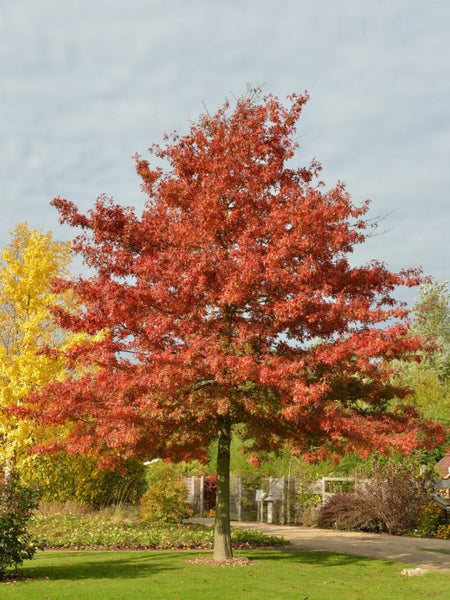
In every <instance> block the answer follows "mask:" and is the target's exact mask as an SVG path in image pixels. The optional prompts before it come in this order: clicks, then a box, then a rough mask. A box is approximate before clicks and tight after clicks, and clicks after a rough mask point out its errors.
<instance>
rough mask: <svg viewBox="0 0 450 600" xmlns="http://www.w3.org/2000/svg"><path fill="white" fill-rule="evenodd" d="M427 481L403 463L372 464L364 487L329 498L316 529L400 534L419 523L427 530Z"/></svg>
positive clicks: (428, 488) (427, 479)
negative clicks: (325, 528) (371, 470)
mask: <svg viewBox="0 0 450 600" xmlns="http://www.w3.org/2000/svg"><path fill="white" fill-rule="evenodd" d="M431 479H432V477H431V474H429V473H425V474H422V475H418V476H415V475H414V474H413V469H412V467H411V466H410V465H407V464H402V463H399V462H395V461H392V462H388V463H386V464H384V465H376V466H375V467H374V469H373V472H372V477H371V479H370V481H369V482H368V483H367V484H366V485H365V486H364V488H362V489H360V490H359V491H358V492H349V493H341V494H335V495H334V496H332V497H331V498H330V499H329V501H328V502H327V503H326V504H325V505H324V506H323V507H322V509H321V513H320V518H319V526H321V527H336V528H337V529H355V530H361V531H387V532H388V533H390V534H393V535H404V534H406V533H408V532H410V531H412V530H414V529H416V528H418V527H419V524H420V523H421V522H423V525H422V527H423V529H424V530H425V529H427V530H429V529H430V528H432V527H433V525H432V521H433V518H434V517H432V515H431V513H428V515H427V513H426V509H425V507H426V506H428V504H429V503H430V501H431V485H430V484H431ZM429 510H431V509H429Z"/></svg>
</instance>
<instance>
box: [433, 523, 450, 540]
mask: <svg viewBox="0 0 450 600" xmlns="http://www.w3.org/2000/svg"><path fill="white" fill-rule="evenodd" d="M435 537H437V538H438V539H439V540H450V525H439V527H438V528H437V530H436V535H435Z"/></svg>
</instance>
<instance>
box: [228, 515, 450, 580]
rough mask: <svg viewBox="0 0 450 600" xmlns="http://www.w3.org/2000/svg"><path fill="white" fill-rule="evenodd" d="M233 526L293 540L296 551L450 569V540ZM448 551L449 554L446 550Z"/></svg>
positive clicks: (276, 527)
mask: <svg viewBox="0 0 450 600" xmlns="http://www.w3.org/2000/svg"><path fill="white" fill-rule="evenodd" d="M232 525H233V527H241V528H242V529H259V530H260V531H263V532H264V533H266V534H267V535H276V536H282V537H284V538H285V539H287V540H289V542H290V546H289V548H290V549H292V550H298V551H299V552H301V551H311V550H325V551H329V552H340V553H342V554H352V555H356V556H367V557H369V558H377V559H379V560H388V561H391V562H401V563H411V564H412V565H414V566H415V567H421V568H423V569H439V570H441V571H448V572H450V541H449V540H435V539H428V538H415V537H400V536H394V535H385V534H375V533H361V532H350V531H335V530H332V529H313V528H309V527H295V526H289V525H268V524H266V523H246V522H242V521H241V522H237V521H233V522H232ZM443 550H446V553H444V552H442V551H443Z"/></svg>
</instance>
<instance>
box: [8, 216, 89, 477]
mask: <svg viewBox="0 0 450 600" xmlns="http://www.w3.org/2000/svg"><path fill="white" fill-rule="evenodd" d="M69 262H70V244H67V243H63V242H58V241H55V240H53V239H52V236H51V234H50V233H44V232H41V231H37V230H33V231H31V230H29V228H28V226H27V224H26V223H21V224H20V225H18V226H17V227H16V228H15V230H14V232H13V234H12V239H11V242H10V244H9V245H8V246H7V247H6V248H5V249H4V250H3V252H2V263H1V266H0V382H1V385H0V439H1V444H0V463H1V464H2V465H3V466H4V465H9V466H10V467H11V466H12V464H11V463H13V464H14V466H15V468H20V467H21V463H24V462H25V463H27V462H28V461H30V460H32V459H31V457H30V456H29V454H28V452H27V451H28V449H30V448H31V446H32V445H33V444H35V443H36V441H37V439H38V437H45V428H42V427H37V426H36V424H35V423H32V422H30V421H27V420H24V419H20V418H17V417H14V416H13V415H12V414H10V413H9V411H8V410H7V409H8V407H9V406H11V405H13V404H17V403H20V402H21V401H22V399H23V398H24V397H26V396H27V395H28V394H29V393H30V392H32V391H34V390H36V389H38V388H40V387H42V386H43V385H45V384H48V383H49V382H50V381H53V380H54V379H63V378H64V377H65V376H66V363H65V359H64V357H63V356H55V355H49V354H47V353H45V352H40V350H43V349H44V348H46V347H52V348H60V349H64V348H65V347H67V344H68V343H69V342H72V341H73V340H74V339H76V338H77V337H78V338H79V337H80V336H78V335H77V334H70V333H68V332H64V333H63V331H62V330H61V328H60V327H59V325H58V324H57V323H56V321H55V319H54V317H53V315H52V313H51V312H50V311H49V306H50V305H52V304H55V303H58V302H64V304H65V305H66V306H70V305H73V302H72V300H70V298H71V297H72V295H71V294H69V293H65V294H63V295H59V294H55V293H53V292H51V290H50V284H51V280H52V279H53V278H54V277H55V276H60V277H61V276H67V275H68V271H67V267H68V264H69ZM28 466H29V465H28ZM22 467H23V468H25V467H24V465H22Z"/></svg>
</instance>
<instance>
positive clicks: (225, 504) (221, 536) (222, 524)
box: [213, 415, 233, 560]
mask: <svg viewBox="0 0 450 600" xmlns="http://www.w3.org/2000/svg"><path fill="white" fill-rule="evenodd" d="M218 430H219V443H218V448H217V496H216V523H215V528H214V555H213V558H214V560H226V559H227V558H231V557H232V556H233V551H232V549H231V530H230V445H231V423H230V417H229V416H228V415H227V416H224V417H219V418H218Z"/></svg>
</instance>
